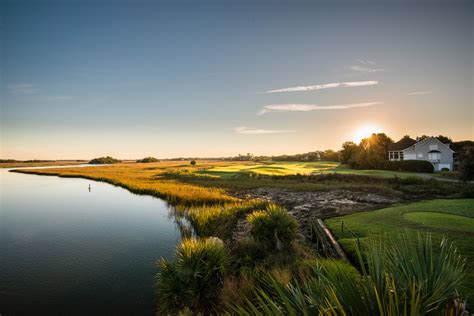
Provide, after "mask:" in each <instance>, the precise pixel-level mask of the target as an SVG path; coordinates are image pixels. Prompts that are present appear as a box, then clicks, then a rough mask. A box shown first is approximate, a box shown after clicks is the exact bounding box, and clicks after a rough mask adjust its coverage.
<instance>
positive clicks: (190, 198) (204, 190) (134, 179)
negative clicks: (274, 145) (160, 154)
mask: <svg viewBox="0 0 474 316" xmlns="http://www.w3.org/2000/svg"><path fill="white" fill-rule="evenodd" d="M216 163H218V162H212V165H215V164H216ZM205 166H207V164H206V163H204V162H199V163H198V165H196V166H191V165H189V163H187V162H183V161H178V162H176V161H169V162H160V163H148V164H133V163H122V164H115V165H108V166H100V167H81V168H57V169H41V170H34V169H29V170H16V172H22V173H31V174H41V175H53V176H59V177H73V178H74V177H75V178H85V179H91V180H95V181H103V182H107V183H110V184H113V185H116V186H120V187H123V188H126V189H128V190H130V191H131V192H133V193H136V194H146V195H152V196H156V197H159V198H163V199H165V200H166V201H167V202H168V203H170V204H171V205H186V206H203V205H216V204H220V205H223V204H225V203H229V202H237V201H238V199H236V198H234V197H231V196H230V195H228V194H226V192H225V191H224V190H223V189H221V188H211V187H202V186H198V185H194V184H189V183H182V182H178V181H176V180H174V179H169V178H164V177H163V176H162V175H163V174H164V173H168V172H170V171H176V170H198V169H199V168H204V167H205Z"/></svg>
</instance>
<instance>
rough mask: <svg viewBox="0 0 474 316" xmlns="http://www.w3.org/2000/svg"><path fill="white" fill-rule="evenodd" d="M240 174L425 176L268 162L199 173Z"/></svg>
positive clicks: (336, 165) (326, 164) (323, 164)
mask: <svg viewBox="0 0 474 316" xmlns="http://www.w3.org/2000/svg"><path fill="white" fill-rule="evenodd" d="M240 172H253V173H257V174H263V175H272V176H275V175H282V176H283V175H294V174H298V173H299V174H302V175H308V174H319V173H323V174H324V173H339V174H355V175H364V176H376V177H387V178H391V177H394V176H397V177H400V178H407V177H413V176H423V175H425V174H421V173H416V172H398V171H386V170H357V169H350V168H349V167H348V166H347V165H341V164H339V163H337V162H332V161H318V162H275V163H273V162H266V163H237V164H229V165H227V166H217V167H213V168H210V169H206V170H201V171H199V173H201V174H207V175H213V176H219V177H221V178H224V179H226V178H231V177H233V176H234V175H236V174H237V173H240Z"/></svg>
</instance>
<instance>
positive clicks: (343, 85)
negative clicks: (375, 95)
mask: <svg viewBox="0 0 474 316" xmlns="http://www.w3.org/2000/svg"><path fill="white" fill-rule="evenodd" d="M378 83H379V82H378V81H352V82H333V83H325V84H318V85H312V86H297V87H289V88H282V89H276V90H268V91H265V92H264V93H277V92H299V91H314V90H322V89H330V88H348V87H364V86H373V85H377V84H378Z"/></svg>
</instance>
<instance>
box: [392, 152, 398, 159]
mask: <svg viewBox="0 0 474 316" xmlns="http://www.w3.org/2000/svg"><path fill="white" fill-rule="evenodd" d="M393 159H395V160H398V151H396V152H394V157H393Z"/></svg>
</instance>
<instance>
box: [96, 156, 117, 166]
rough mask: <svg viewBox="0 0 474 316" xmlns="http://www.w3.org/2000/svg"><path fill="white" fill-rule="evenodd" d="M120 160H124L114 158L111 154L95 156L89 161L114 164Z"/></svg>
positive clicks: (97, 163)
mask: <svg viewBox="0 0 474 316" xmlns="http://www.w3.org/2000/svg"><path fill="white" fill-rule="evenodd" d="M119 162H122V161H120V160H118V159H115V158H112V157H110V156H107V157H100V158H94V159H92V160H91V161H89V163H90V164H92V165H103V164H113V163H119Z"/></svg>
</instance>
